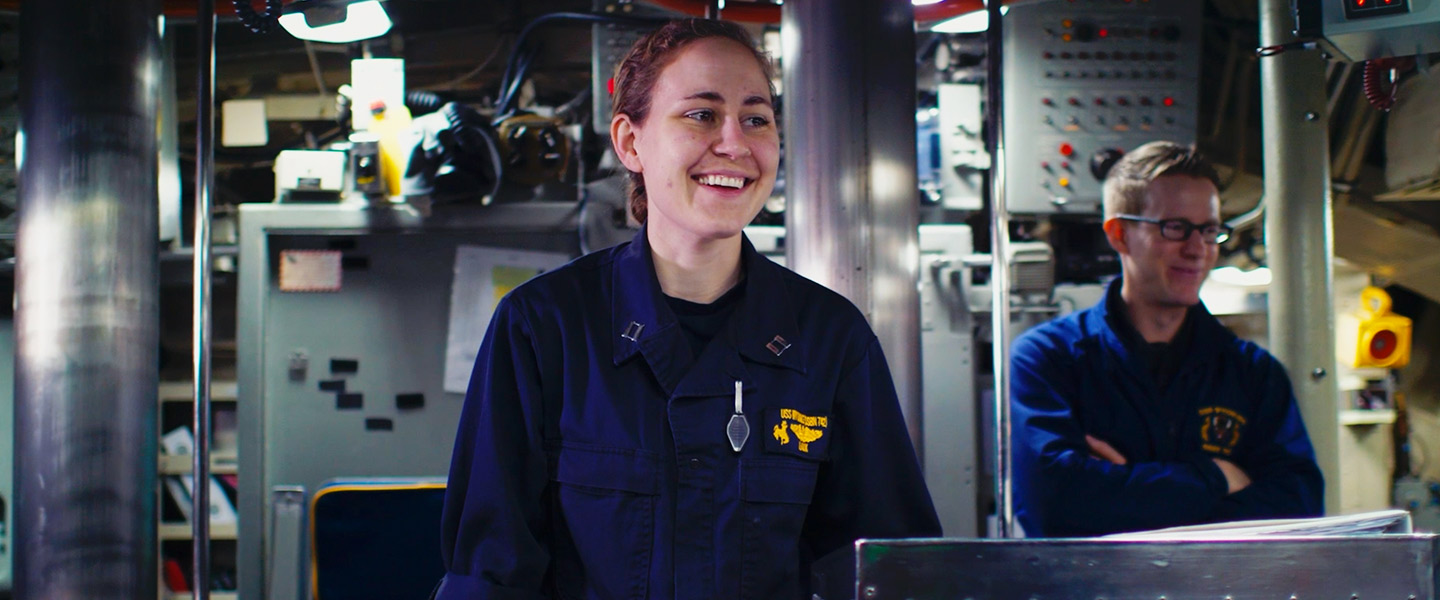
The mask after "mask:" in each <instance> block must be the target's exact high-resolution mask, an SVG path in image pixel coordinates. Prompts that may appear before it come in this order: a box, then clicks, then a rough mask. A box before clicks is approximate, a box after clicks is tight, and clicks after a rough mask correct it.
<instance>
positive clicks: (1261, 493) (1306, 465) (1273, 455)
mask: <svg viewBox="0 0 1440 600" xmlns="http://www.w3.org/2000/svg"><path fill="white" fill-rule="evenodd" d="M1120 283H1121V282H1120V280H1119V279H1116V280H1115V281H1114V282H1112V283H1111V285H1110V289H1109V291H1108V293H1107V294H1106V298H1105V299H1103V300H1101V301H1100V303H1098V304H1097V305H1095V306H1094V307H1092V308H1090V309H1087V310H1083V311H1079V312H1076V313H1073V314H1070V315H1067V316H1064V317H1061V318H1059V319H1056V320H1054V321H1050V322H1048V323H1045V324H1043V325H1041V326H1039V327H1036V328H1034V329H1031V330H1029V331H1027V332H1025V333H1024V334H1023V335H1021V336H1020V337H1019V338H1018V339H1016V341H1015V344H1014V348H1013V350H1012V353H1011V396H1010V398H1011V412H1012V428H1013V429H1012V437H1013V440H1014V443H1013V453H1014V454H1013V457H1014V476H1015V477H1014V493H1015V506H1016V511H1015V516H1016V519H1017V520H1018V521H1019V522H1020V524H1021V526H1022V527H1023V528H1024V529H1025V532H1026V534H1027V535H1028V536H1031V537H1079V536H1090V535H1103V534H1110V533H1117V532H1124V531H1137V530H1145V529H1155V528H1161V527H1170V526H1177V525H1192V524H1198V523H1210V522H1221V521H1232V520H1243V519H1260V518H1281V517H1309V516H1317V515H1319V514H1321V512H1322V511H1323V502H1322V497H1323V494H1324V482H1323V478H1322V476H1321V474H1320V468H1319V467H1318V466H1317V465H1316V464H1315V452H1314V450H1313V449H1312V448H1311V446H1310V439H1309V437H1308V436H1307V435H1306V433H1305V424H1304V423H1303V422H1302V421H1301V420H1300V412H1299V409H1298V407H1297V406H1296V403H1295V396H1294V393H1293V392H1292V391H1291V387H1290V380H1289V378H1287V377H1286V375H1285V370H1284V368H1283V367H1282V366H1281V365H1280V363H1279V361H1277V360H1275V358H1274V357H1273V356H1271V355H1270V353H1268V352H1266V351H1265V350H1264V349H1262V348H1260V347H1259V346H1257V345H1255V344H1254V343H1252V342H1249V341H1245V340H1241V339H1239V338H1237V337H1236V336H1235V335H1234V334H1233V333H1231V332H1230V331H1229V330H1227V329H1225V327H1224V326H1223V325H1221V324H1220V322H1219V321H1217V320H1216V319H1215V317H1214V316H1213V315H1211V314H1210V312H1209V311H1208V310H1206V309H1205V306H1204V305H1203V304H1197V305H1195V306H1193V307H1191V308H1190V309H1189V312H1188V313H1187V315H1186V319H1187V320H1188V323H1187V325H1186V326H1187V327H1190V328H1192V329H1191V334H1190V336H1189V337H1190V339H1189V347H1188V348H1186V349H1184V351H1185V357H1184V359H1183V361H1182V362H1181V363H1180V365H1179V367H1178V369H1177V370H1176V371H1175V373H1174V375H1173V376H1172V377H1171V378H1170V381H1169V385H1167V386H1165V387H1164V389H1160V386H1159V385H1158V384H1157V382H1156V380H1155V377H1154V376H1153V375H1152V373H1151V371H1150V370H1149V368H1148V366H1149V365H1148V364H1147V362H1146V361H1147V359H1148V357H1147V356H1146V355H1145V352H1144V349H1143V348H1140V345H1137V344H1135V343H1133V342H1132V343H1129V344H1127V343H1126V342H1125V341H1124V339H1123V337H1122V335H1121V334H1120V333H1119V332H1117V331H1116V328H1115V327H1114V325H1115V324H1116V322H1114V321H1113V319H1126V318H1127V317H1126V316H1125V315H1124V313H1123V310H1122V309H1123V305H1122V304H1121V302H1123V300H1121V299H1120V295H1119V289H1120ZM1125 323H1126V324H1128V321H1126V322H1125ZM1087 434H1088V435H1092V436H1095V437H1097V438H1099V439H1101V440H1104V441H1105V442H1107V443H1109V444H1110V445H1111V446H1112V447H1114V448H1115V449H1116V450H1118V451H1119V452H1120V453H1121V454H1123V455H1124V456H1125V457H1126V459H1127V461H1128V463H1127V464H1125V465H1116V464H1113V463H1111V462H1109V461H1106V460H1103V459H1100V458H1095V457H1092V456H1091V455H1090V451H1089V447H1088V446H1087V444H1086V442H1085V436H1086V435H1087ZM1211 457H1216V458H1222V459H1225V460H1228V461H1230V462H1232V463H1234V464H1235V465H1236V466H1239V467H1240V468H1241V469H1243V470H1244V471H1245V473H1246V474H1247V475H1249V477H1250V479H1251V481H1252V483H1251V484H1250V486H1249V487H1247V488H1245V489H1243V490H1241V491H1239V492H1236V493H1234V494H1227V491H1228V489H1227V485H1226V482H1225V475H1224V474H1223V473H1222V472H1221V471H1220V468H1219V467H1218V466H1216V465H1215V463H1214V461H1213V460H1211Z"/></svg>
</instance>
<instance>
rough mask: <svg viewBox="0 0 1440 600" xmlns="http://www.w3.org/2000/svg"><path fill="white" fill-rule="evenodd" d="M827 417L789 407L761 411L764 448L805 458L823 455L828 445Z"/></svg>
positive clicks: (828, 427)
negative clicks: (763, 423) (763, 415)
mask: <svg viewBox="0 0 1440 600" xmlns="http://www.w3.org/2000/svg"><path fill="white" fill-rule="evenodd" d="M829 431H830V417H829V416H827V415H808V414H805V413H802V412H800V411H798V410H795V409H793V408H772V409H769V410H766V411H765V432H766V433H767V434H768V435H766V437H765V450H767V451H769V452H786V453H789V454H794V455H796V456H803V457H806V458H824V457H825V454H826V453H825V450H826V448H827V447H828V446H829V438H828V434H829Z"/></svg>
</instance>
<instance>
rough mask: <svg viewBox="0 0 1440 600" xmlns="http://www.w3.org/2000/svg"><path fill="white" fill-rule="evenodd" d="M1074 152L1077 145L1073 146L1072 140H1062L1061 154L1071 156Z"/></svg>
mask: <svg viewBox="0 0 1440 600" xmlns="http://www.w3.org/2000/svg"><path fill="white" fill-rule="evenodd" d="M1074 153H1075V147H1074V146H1071V145H1070V142H1060V155H1061V156H1070V155H1071V154H1074Z"/></svg>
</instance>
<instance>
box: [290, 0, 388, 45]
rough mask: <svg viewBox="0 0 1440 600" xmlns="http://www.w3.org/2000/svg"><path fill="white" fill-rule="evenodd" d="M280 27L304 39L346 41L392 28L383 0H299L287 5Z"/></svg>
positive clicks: (366, 38)
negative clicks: (382, 3) (381, 3)
mask: <svg viewBox="0 0 1440 600" xmlns="http://www.w3.org/2000/svg"><path fill="white" fill-rule="evenodd" d="M280 26H281V27H284V28H285V31H288V32H290V35H293V36H295V37H297V38H299V39H302V40H309V41H312V42H329V43H332V44H345V43H349V42H358V41H360V40H368V39H370V38H374V37H380V36H382V35H385V33H386V32H388V31H390V15H388V14H386V12H385V7H384V6H381V5H380V0H358V1H357V0H297V1H296V2H291V3H289V4H286V5H285V10H284V12H282V13H281V14H280Z"/></svg>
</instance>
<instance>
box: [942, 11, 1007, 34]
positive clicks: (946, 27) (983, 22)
mask: <svg viewBox="0 0 1440 600" xmlns="http://www.w3.org/2000/svg"><path fill="white" fill-rule="evenodd" d="M1007 12H1010V7H1009V6H1001V7H1000V14H1001V15H1004V14H1005V13H1007ZM989 28H990V13H989V12H988V11H984V10H977V11H974V12H968V13H965V14H963V15H960V16H958V17H955V18H953V19H946V20H944V21H941V22H939V23H936V24H935V26H934V27H931V28H930V31H933V32H935V33H980V32H982V31H985V30H986V29H989Z"/></svg>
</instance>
